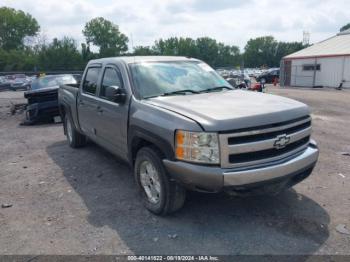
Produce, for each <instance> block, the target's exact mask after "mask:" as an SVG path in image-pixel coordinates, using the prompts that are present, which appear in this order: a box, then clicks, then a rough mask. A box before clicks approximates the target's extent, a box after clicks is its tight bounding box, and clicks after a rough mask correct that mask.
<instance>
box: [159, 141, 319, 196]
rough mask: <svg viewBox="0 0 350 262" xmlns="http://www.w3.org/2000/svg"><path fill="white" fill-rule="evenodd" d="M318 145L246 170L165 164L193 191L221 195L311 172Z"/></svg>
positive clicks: (174, 176) (177, 162) (184, 163)
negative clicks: (235, 189) (240, 188)
mask: <svg viewBox="0 0 350 262" xmlns="http://www.w3.org/2000/svg"><path fill="white" fill-rule="evenodd" d="M318 154H319V151H318V148H317V145H316V143H314V142H312V143H310V144H309V146H308V147H307V149H305V150H304V151H303V152H301V153H299V154H296V155H295V156H291V157H289V158H288V159H285V160H281V161H280V162H276V163H270V164H269V165H268V166H264V167H255V168H245V169H237V168H236V169H222V168H220V167H213V166H203V165H195V164H191V163H186V162H181V161H169V160H166V159H164V160H163V163H164V165H165V167H166V169H167V171H168V173H169V174H170V175H171V177H173V178H174V179H175V180H177V181H179V182H181V183H182V184H184V185H185V186H188V187H190V188H192V189H199V190H201V189H203V190H208V191H221V190H222V189H223V188H224V187H232V186H244V185H250V184H255V183H260V182H267V183H268V182H269V181H270V180H271V181H273V180H275V179H279V178H283V177H288V176H290V175H294V174H295V175H297V174H299V173H301V172H303V171H305V170H306V169H309V168H312V167H313V166H314V165H315V164H316V162H317V159H318Z"/></svg>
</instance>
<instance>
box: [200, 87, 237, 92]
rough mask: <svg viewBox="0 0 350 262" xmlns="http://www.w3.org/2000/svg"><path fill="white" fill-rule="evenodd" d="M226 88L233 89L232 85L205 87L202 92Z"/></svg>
mask: <svg viewBox="0 0 350 262" xmlns="http://www.w3.org/2000/svg"><path fill="white" fill-rule="evenodd" d="M225 88H226V89H228V90H233V88H232V87H228V86H216V87H212V88H208V89H204V90H202V91H201V93H205V92H212V91H217V90H222V89H225Z"/></svg>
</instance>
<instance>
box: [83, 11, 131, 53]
mask: <svg viewBox="0 0 350 262" xmlns="http://www.w3.org/2000/svg"><path fill="white" fill-rule="evenodd" d="M83 34H84V36H85V38H86V42H87V43H88V45H89V44H90V43H92V44H94V45H96V46H98V47H99V48H100V56H101V57H106V56H117V55H121V54H123V53H124V52H126V51H127V50H128V45H127V43H128V37H127V36H126V35H124V34H123V33H121V32H120V31H119V27H118V26H117V25H115V24H113V23H112V22H111V21H108V20H106V19H104V18H103V17H98V18H94V19H92V20H91V21H89V22H87V23H86V25H85V28H84V30H83Z"/></svg>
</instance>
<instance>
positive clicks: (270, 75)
mask: <svg viewBox="0 0 350 262" xmlns="http://www.w3.org/2000/svg"><path fill="white" fill-rule="evenodd" d="M276 78H277V80H279V78H280V70H279V69H270V70H268V71H266V72H264V73H262V74H260V75H259V76H258V77H257V78H256V81H257V82H262V83H267V84H269V83H273V82H274V81H275V79H276Z"/></svg>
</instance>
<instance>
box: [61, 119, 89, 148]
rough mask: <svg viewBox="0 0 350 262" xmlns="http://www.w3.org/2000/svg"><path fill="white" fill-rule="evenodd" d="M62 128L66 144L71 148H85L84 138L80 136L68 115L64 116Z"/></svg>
mask: <svg viewBox="0 0 350 262" xmlns="http://www.w3.org/2000/svg"><path fill="white" fill-rule="evenodd" d="M64 127H65V131H66V136H67V140H68V143H69V145H70V146H71V147H73V148H78V147H82V146H85V144H86V136H84V135H82V134H80V133H79V132H78V131H77V130H76V129H75V127H74V125H73V122H72V119H71V117H70V115H68V114H66V116H65V117H64Z"/></svg>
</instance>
